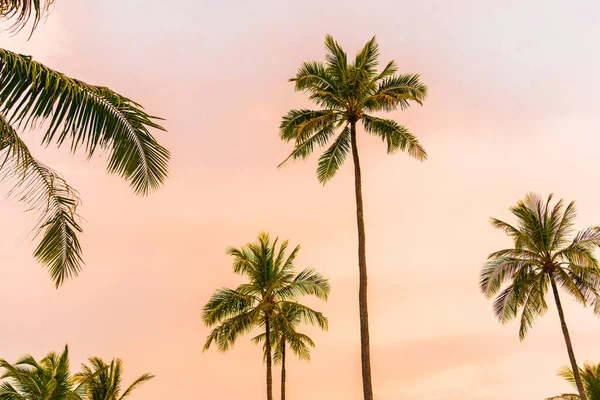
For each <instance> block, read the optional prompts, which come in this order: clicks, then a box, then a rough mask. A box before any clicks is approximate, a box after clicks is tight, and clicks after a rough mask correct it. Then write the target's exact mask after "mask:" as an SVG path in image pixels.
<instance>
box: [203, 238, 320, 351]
mask: <svg viewBox="0 0 600 400" xmlns="http://www.w3.org/2000/svg"><path fill="white" fill-rule="evenodd" d="M277 242H278V238H276V239H275V240H274V241H273V242H271V240H270V237H269V235H268V234H266V233H261V234H260V235H259V236H258V241H257V242H255V243H248V244H247V245H246V246H245V247H242V248H239V249H237V248H233V247H231V248H229V249H228V250H227V253H228V254H230V255H231V256H233V259H234V261H233V271H234V272H235V273H236V274H239V275H244V276H246V277H247V278H248V280H249V282H248V283H244V284H241V285H239V286H238V287H237V288H236V289H227V288H223V289H219V290H217V291H216V292H215V293H214V294H213V295H212V297H211V298H210V300H209V301H208V303H207V304H206V305H205V306H204V311H203V314H202V319H203V320H204V322H205V324H206V325H207V326H215V325H217V326H216V327H215V328H214V329H213V330H212V332H211V333H210V335H209V336H208V338H207V340H206V344H205V346H204V348H205V350H206V349H208V348H209V347H210V346H211V344H212V343H213V342H214V343H215V344H216V345H217V348H218V349H219V350H220V351H227V350H228V349H229V348H230V346H231V345H233V344H234V342H235V341H236V339H237V338H238V337H239V336H240V335H243V334H245V333H248V332H249V331H250V330H252V329H253V328H254V327H255V326H261V325H262V324H264V317H265V316H270V315H272V314H274V313H278V312H279V311H280V310H281V308H282V307H284V306H286V305H288V304H296V307H299V308H303V306H301V305H299V304H297V303H295V301H296V300H297V299H298V298H299V297H301V296H304V295H312V296H315V297H317V298H319V299H327V296H328V295H329V291H330V287H329V283H328V281H327V279H326V278H324V277H323V276H322V275H321V274H319V273H318V272H316V271H315V270H313V269H305V270H304V271H302V272H300V273H299V274H297V275H296V274H295V273H294V259H295V258H296V255H297V254H298V251H299V250H300V246H297V247H296V248H294V249H293V250H292V251H291V253H290V254H289V255H288V256H287V257H286V255H285V253H286V249H287V247H288V241H287V240H286V241H283V242H282V244H281V246H279V249H277ZM303 310H305V311H306V310H307V308H303ZM307 315H308V314H307Z"/></svg>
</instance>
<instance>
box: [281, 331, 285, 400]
mask: <svg viewBox="0 0 600 400" xmlns="http://www.w3.org/2000/svg"><path fill="white" fill-rule="evenodd" d="M281 400H285V336H283V338H282V339H281Z"/></svg>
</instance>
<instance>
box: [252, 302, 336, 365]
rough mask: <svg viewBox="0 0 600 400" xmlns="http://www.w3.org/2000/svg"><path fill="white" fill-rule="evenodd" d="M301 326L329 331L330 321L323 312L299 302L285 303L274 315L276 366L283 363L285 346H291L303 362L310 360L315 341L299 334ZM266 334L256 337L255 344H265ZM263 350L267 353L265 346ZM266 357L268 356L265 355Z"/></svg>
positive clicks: (272, 334)
mask: <svg viewBox="0 0 600 400" xmlns="http://www.w3.org/2000/svg"><path fill="white" fill-rule="evenodd" d="M300 324H308V325H312V326H318V327H319V328H321V329H322V330H325V331H326V330H327V328H328V320H327V317H325V316H324V315H323V314H322V313H321V312H318V311H315V310H312V309H311V308H309V307H306V306H304V305H302V304H299V303H297V302H286V303H284V304H283V305H282V306H281V307H280V308H279V311H278V312H277V313H275V314H274V315H273V325H272V326H273V329H272V331H271V343H272V345H273V349H274V350H275V351H274V353H273V361H274V362H275V364H278V363H280V362H281V359H282V353H283V346H285V345H289V347H290V349H291V350H292V352H293V353H294V354H295V355H296V357H298V358H300V359H301V360H310V348H311V347H315V343H314V342H313V340H312V339H311V338H310V337H309V336H307V335H305V334H303V333H300V332H298V330H297V328H298V326H299V325H300ZM265 337H266V333H261V334H259V335H257V336H255V337H254V338H253V339H252V341H253V342H254V343H264V342H265ZM263 350H264V351H266V348H265V346H263ZM265 357H266V354H265Z"/></svg>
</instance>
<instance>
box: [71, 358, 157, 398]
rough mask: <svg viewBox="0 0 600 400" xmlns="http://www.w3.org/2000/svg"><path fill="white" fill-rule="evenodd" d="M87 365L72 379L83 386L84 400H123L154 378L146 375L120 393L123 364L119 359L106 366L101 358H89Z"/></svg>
mask: <svg viewBox="0 0 600 400" xmlns="http://www.w3.org/2000/svg"><path fill="white" fill-rule="evenodd" d="M89 363H90V365H89V366H87V365H82V371H81V372H79V373H77V374H75V377H74V380H75V381H76V382H81V383H83V384H84V390H83V392H84V395H83V397H84V398H85V400H124V399H126V398H127V397H128V396H129V395H130V394H131V392H133V391H134V390H135V389H136V388H137V387H138V386H140V385H141V384H142V383H144V382H147V381H149V380H151V379H152V378H154V375H151V374H148V373H146V374H144V375H142V376H140V377H139V378H137V379H136V380H134V381H133V383H132V384H131V385H129V386H128V387H127V389H125V390H124V391H123V392H121V389H122V388H121V383H122V381H123V377H122V374H123V362H122V361H121V360H120V359H118V358H117V359H113V360H112V361H111V362H110V364H106V363H105V362H104V361H103V360H102V359H101V358H98V357H91V358H90V359H89Z"/></svg>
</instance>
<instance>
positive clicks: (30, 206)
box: [0, 115, 82, 287]
mask: <svg viewBox="0 0 600 400" xmlns="http://www.w3.org/2000/svg"><path fill="white" fill-rule="evenodd" d="M0 180H9V181H10V184H11V185H12V189H11V190H10V192H9V197H13V198H16V199H18V200H19V201H21V202H23V203H24V204H25V205H26V207H27V210H31V211H34V212H37V213H38V215H39V217H38V223H37V234H36V236H37V235H41V240H40V242H39V243H38V245H37V247H36V249H35V252H34V256H35V257H36V258H37V259H38V261H40V262H41V263H42V264H44V265H45V266H47V267H48V269H49V272H50V275H51V277H52V279H53V281H54V283H55V285H56V287H59V286H60V285H62V284H63V283H64V281H65V280H66V279H68V278H71V277H74V276H76V275H77V274H78V273H79V271H80V270H81V264H82V258H81V246H80V244H79V239H78V236H77V235H78V234H79V233H80V232H81V228H80V226H79V224H78V221H77V220H78V219H79V217H78V215H77V211H76V209H77V206H78V205H79V196H78V193H77V192H76V191H75V190H74V189H73V188H72V187H71V186H69V184H68V183H67V182H66V181H65V180H64V179H63V178H62V177H61V176H60V175H59V174H58V173H57V172H55V171H54V170H52V169H51V168H49V167H47V166H46V165H44V164H42V163H41V162H39V161H38V160H36V159H35V158H34V157H33V156H32V155H31V153H30V152H29V149H28V148H27V146H26V145H25V143H24V142H23V141H22V140H21V138H20V137H19V136H18V135H17V133H16V131H15V130H14V129H13V127H12V126H11V125H10V124H9V123H8V122H7V121H6V120H5V119H4V117H2V116H1V115H0Z"/></svg>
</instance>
